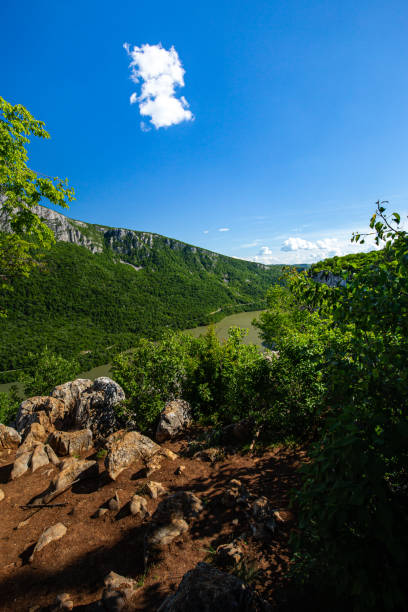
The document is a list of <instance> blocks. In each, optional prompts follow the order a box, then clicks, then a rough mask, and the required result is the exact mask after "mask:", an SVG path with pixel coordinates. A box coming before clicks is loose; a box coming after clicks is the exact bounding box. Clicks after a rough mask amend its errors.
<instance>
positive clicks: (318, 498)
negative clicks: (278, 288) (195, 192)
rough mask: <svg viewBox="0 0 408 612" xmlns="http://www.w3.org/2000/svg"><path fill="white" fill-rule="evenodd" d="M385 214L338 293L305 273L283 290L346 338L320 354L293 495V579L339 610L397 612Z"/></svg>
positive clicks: (406, 380) (401, 281)
mask: <svg viewBox="0 0 408 612" xmlns="http://www.w3.org/2000/svg"><path fill="white" fill-rule="evenodd" d="M393 217H394V219H393V221H389V220H388V219H387V217H386V216H385V212H384V208H383V207H382V206H381V205H380V204H379V203H378V206H377V211H376V214H375V215H374V217H373V219H372V220H371V228H373V229H374V230H375V233H376V237H377V243H378V244H383V245H384V249H383V250H382V251H380V252H378V254H377V255H376V257H375V258H373V257H370V258H368V264H369V265H366V266H365V265H363V264H362V259H361V258H360V260H359V265H358V267H357V268H354V270H353V275H352V276H349V277H348V279H347V285H346V286H345V287H337V288H328V287H327V286H324V285H318V284H317V283H313V282H312V281H311V280H310V279H308V278H307V277H306V276H301V277H299V279H298V281H296V282H295V283H294V285H293V287H292V290H293V291H294V292H295V295H296V298H297V299H298V300H301V299H302V297H303V299H304V300H305V302H306V304H307V305H308V307H309V308H317V309H318V310H319V312H320V313H321V314H322V316H324V317H329V318H330V320H331V326H332V328H333V330H335V332H336V333H338V334H343V337H344V338H345V340H346V342H345V346H344V347H343V350H336V347H334V349H333V347H329V346H327V348H326V368H325V375H326V377H327V396H326V400H325V404H326V405H325V409H326V421H325V428H324V431H323V435H322V436H321V438H320V439H319V441H318V442H317V443H316V444H315V446H314V447H313V448H312V449H311V452H310V457H311V460H312V461H311V462H310V463H308V464H307V465H305V467H304V468H303V476H304V481H303V486H302V488H301V489H300V491H298V492H297V493H296V494H295V502H296V504H297V507H298V510H299V527H300V529H299V531H298V532H297V533H296V534H295V536H294V538H293V545H294V548H295V563H294V572H295V574H296V575H297V576H302V578H303V580H305V581H306V582H309V583H310V584H313V585H315V588H316V589H317V590H318V591H319V592H326V593H330V594H331V600H333V599H334V601H335V605H334V607H335V608H336V607H337V608H339V609H340V608H341V609H344V608H346V609H350V610H404V609H406V607H405V604H406V601H407V587H406V567H407V565H408V513H407V507H408V494H407V493H408V446H407V439H408V411H407V404H408V402H407V399H408V398H407V388H408V368H407V363H408V235H407V233H406V232H404V231H402V230H401V229H400V228H399V227H398V224H399V216H398V215H397V214H396V213H394V215H393ZM359 239H360V237H357V240H359ZM335 264H336V266H337V267H338V266H339V262H338V261H336V262H335Z"/></svg>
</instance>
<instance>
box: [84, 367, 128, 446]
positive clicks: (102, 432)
mask: <svg viewBox="0 0 408 612" xmlns="http://www.w3.org/2000/svg"><path fill="white" fill-rule="evenodd" d="M124 399H125V393H124V391H123V389H122V387H121V386H120V385H118V383H116V382H115V381H113V380H111V379H110V378H108V377H106V376H101V377H100V378H96V379H95V380H94V381H93V384H92V387H91V388H90V389H88V390H86V391H84V392H83V393H81V395H80V397H79V399H78V401H77V404H76V409H75V423H76V426H77V427H79V428H81V429H90V430H91V431H92V434H93V436H94V439H95V440H98V441H101V440H103V439H104V438H106V436H108V435H110V434H111V433H112V432H114V431H116V430H117V428H118V422H117V417H116V412H115V406H117V404H120V402H123V400H124Z"/></svg>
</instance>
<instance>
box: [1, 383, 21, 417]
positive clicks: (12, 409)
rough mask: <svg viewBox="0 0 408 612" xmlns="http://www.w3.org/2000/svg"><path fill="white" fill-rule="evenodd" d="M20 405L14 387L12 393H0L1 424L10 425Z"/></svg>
mask: <svg viewBox="0 0 408 612" xmlns="http://www.w3.org/2000/svg"><path fill="white" fill-rule="evenodd" d="M19 404H20V399H19V397H18V393H17V389H16V387H12V388H11V389H10V391H6V392H4V391H2V392H0V423H3V424H4V425H8V423H10V422H11V421H13V420H14V418H15V417H16V414H17V410H18V406H19Z"/></svg>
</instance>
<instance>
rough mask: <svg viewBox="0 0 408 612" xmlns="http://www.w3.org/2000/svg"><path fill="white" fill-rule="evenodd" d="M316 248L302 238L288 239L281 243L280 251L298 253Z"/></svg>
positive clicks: (312, 243) (314, 244) (313, 244)
mask: <svg viewBox="0 0 408 612" xmlns="http://www.w3.org/2000/svg"><path fill="white" fill-rule="evenodd" d="M316 248H318V247H317V246H316V243H314V242H309V240H304V239H303V238H288V239H287V240H285V242H284V243H283V247H282V248H281V251H299V250H300V249H302V250H311V249H316Z"/></svg>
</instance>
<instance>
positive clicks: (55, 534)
mask: <svg viewBox="0 0 408 612" xmlns="http://www.w3.org/2000/svg"><path fill="white" fill-rule="evenodd" d="M66 533H67V528H66V527H65V525H63V524H62V523H57V524H56V525H52V527H48V528H47V529H45V530H44V531H43V532H42V534H41V535H40V537H39V540H38V542H37V544H36V545H35V548H34V551H33V554H32V555H31V557H30V562H31V561H33V559H34V555H35V553H36V552H39V551H40V550H41V549H42V548H44V546H47V544H50V542H54V540H59V539H60V538H62V537H63V536H64V535H65V534H66Z"/></svg>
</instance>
